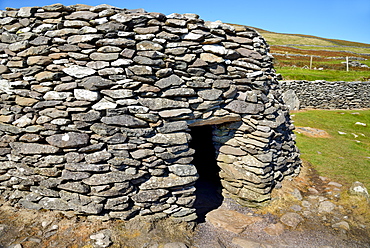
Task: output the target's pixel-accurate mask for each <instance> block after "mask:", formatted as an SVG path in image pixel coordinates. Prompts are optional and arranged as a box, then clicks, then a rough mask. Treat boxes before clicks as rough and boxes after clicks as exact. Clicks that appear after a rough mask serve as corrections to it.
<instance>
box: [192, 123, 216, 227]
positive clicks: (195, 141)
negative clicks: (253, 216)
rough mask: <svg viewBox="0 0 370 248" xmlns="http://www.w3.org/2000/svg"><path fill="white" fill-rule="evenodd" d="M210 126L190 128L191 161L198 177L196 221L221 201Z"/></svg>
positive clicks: (195, 204)
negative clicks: (193, 151)
mask: <svg viewBox="0 0 370 248" xmlns="http://www.w3.org/2000/svg"><path fill="white" fill-rule="evenodd" d="M212 131H213V127H212V126H200V127H193V128H192V129H191V133H190V134H191V136H192V141H191V143H190V146H191V148H193V149H195V154H194V160H193V163H194V165H195V167H196V168H197V171H198V174H199V179H198V180H197V182H196V185H195V186H196V192H195V194H196V197H197V199H196V201H195V203H194V207H195V209H196V213H197V215H198V222H203V221H204V220H205V215H206V214H207V213H208V212H210V211H212V210H213V209H216V208H218V207H219V206H220V205H221V204H222V201H223V197H222V194H221V190H222V186H221V179H220V176H219V171H220V169H219V167H218V166H217V161H216V158H215V155H216V153H215V148H214V145H213V142H212Z"/></svg>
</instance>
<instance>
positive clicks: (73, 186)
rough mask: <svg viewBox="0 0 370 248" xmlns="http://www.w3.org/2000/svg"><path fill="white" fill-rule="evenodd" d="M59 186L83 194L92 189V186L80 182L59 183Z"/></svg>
mask: <svg viewBox="0 0 370 248" xmlns="http://www.w3.org/2000/svg"><path fill="white" fill-rule="evenodd" d="M58 188H60V189H64V190H67V191H72V192H77V193H83V194H84V193H88V192H89V191H90V188H89V187H88V186H87V185H84V184H81V183H78V182H68V183H65V184H60V185H58Z"/></svg>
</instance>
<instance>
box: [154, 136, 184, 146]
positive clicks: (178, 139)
mask: <svg viewBox="0 0 370 248" xmlns="http://www.w3.org/2000/svg"><path fill="white" fill-rule="evenodd" d="M148 141H149V142H152V143H156V144H169V145H181V144H186V143H187V142H188V141H189V136H188V135H187V134H186V133H168V134H161V133H158V134H156V135H155V136H153V137H151V138H148Z"/></svg>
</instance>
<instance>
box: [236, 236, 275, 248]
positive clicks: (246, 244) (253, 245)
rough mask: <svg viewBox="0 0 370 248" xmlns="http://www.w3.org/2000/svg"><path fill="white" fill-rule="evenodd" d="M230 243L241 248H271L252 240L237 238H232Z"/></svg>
mask: <svg viewBox="0 0 370 248" xmlns="http://www.w3.org/2000/svg"><path fill="white" fill-rule="evenodd" d="M232 243H233V244H234V245H237V246H239V247H241V248H273V246H272V245H269V244H265V243H263V242H257V241H254V240H249V239H243V238H238V237H235V238H233V240H232Z"/></svg>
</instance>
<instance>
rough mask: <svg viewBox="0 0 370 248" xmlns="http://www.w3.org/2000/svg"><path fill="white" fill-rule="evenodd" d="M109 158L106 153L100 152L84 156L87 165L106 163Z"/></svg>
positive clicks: (109, 155)
mask: <svg viewBox="0 0 370 248" xmlns="http://www.w3.org/2000/svg"><path fill="white" fill-rule="evenodd" d="M111 156H112V154H110V153H109V152H107V151H100V152H94V153H91V154H87V155H86V156H85V160H86V162H88V163H91V164H96V163H100V162H104V161H107V160H108V159H110V157H111Z"/></svg>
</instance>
